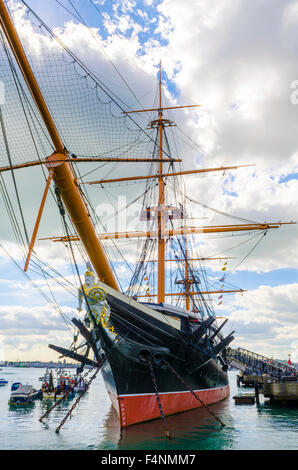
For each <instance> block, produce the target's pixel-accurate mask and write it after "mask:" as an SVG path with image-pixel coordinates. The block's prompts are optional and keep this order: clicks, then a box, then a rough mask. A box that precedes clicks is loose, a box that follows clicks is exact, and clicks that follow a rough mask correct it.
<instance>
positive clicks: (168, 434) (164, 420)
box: [149, 357, 170, 438]
mask: <svg viewBox="0 0 298 470" xmlns="http://www.w3.org/2000/svg"><path fill="white" fill-rule="evenodd" d="M149 369H150V374H151V378H152V383H153V387H154V391H155V396H156V400H157V404H158V408H159V412H160V416H161V419H162V421H163V424H164V427H165V435H166V437H168V438H170V433H169V430H168V427H167V423H166V418H165V415H164V412H163V409H162V404H161V401H160V396H159V393H158V389H157V383H156V379H155V375H154V371H153V366H152V361H151V357H150V359H149Z"/></svg>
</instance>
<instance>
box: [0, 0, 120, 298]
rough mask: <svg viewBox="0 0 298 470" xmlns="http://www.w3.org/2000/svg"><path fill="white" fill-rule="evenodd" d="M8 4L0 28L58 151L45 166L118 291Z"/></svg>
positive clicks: (101, 271)
mask: <svg viewBox="0 0 298 470" xmlns="http://www.w3.org/2000/svg"><path fill="white" fill-rule="evenodd" d="M5 3H6V2H5V0H0V25H1V27H2V29H3V32H4V34H5V37H6V39H7V41H8V43H9V45H10V47H11V50H12V52H13V54H14V57H15V59H16V61H17V63H18V65H19V68H20V70H21V72H22V74H23V77H24V79H25V81H26V84H27V87H28V89H29V91H30V93H31V95H32V97H33V99H34V101H35V104H36V106H37V109H38V111H39V113H40V115H41V117H42V119H43V121H44V123H45V126H46V128H47V130H48V133H49V135H50V138H51V140H52V143H53V146H54V149H55V152H54V153H53V154H52V155H50V156H49V157H48V158H47V163H46V166H47V168H48V170H49V171H51V170H52V171H53V178H54V181H55V184H56V186H58V188H59V189H60V192H61V198H62V200H63V202H64V205H65V207H66V209H67V211H68V214H69V216H70V218H71V220H72V222H73V224H74V226H75V228H76V230H77V232H78V235H79V237H80V239H81V241H82V243H83V245H84V247H85V250H86V252H87V255H88V257H89V259H90V261H91V263H92V264H93V266H94V269H95V271H96V273H97V275H98V277H99V278H100V279H101V280H102V281H103V282H105V283H106V284H108V285H109V286H111V287H113V288H114V289H116V290H119V287H118V283H117V281H116V278H115V276H114V273H113V271H112V268H111V266H110V263H109V261H108V259H107V257H106V254H105V252H104V249H103V246H102V245H101V243H100V241H99V240H98V237H97V233H96V230H95V227H94V225H93V222H92V220H91V217H90V214H89V211H88V208H87V206H86V203H85V201H84V199H83V197H82V194H81V191H80V188H79V186H78V184H77V183H76V178H75V174H74V172H73V170H72V167H71V165H70V163H69V162H68V161H66V160H67V157H68V154H67V151H66V149H65V147H64V145H63V142H62V140H61V137H60V135H59V132H58V130H57V128H56V125H55V123H54V121H53V118H52V116H51V114H50V111H49V109H48V107H47V105H46V102H45V100H44V98H43V95H42V93H41V90H40V88H39V85H38V83H37V80H36V78H35V76H34V74H33V71H32V68H31V66H30V63H29V61H28V59H27V57H26V54H25V51H24V49H23V46H22V44H21V41H20V38H19V36H18V33H17V31H16V28H15V26H14V24H13V21H12V19H11V17H10V14H9V12H8V10H7V7H6V5H5Z"/></svg>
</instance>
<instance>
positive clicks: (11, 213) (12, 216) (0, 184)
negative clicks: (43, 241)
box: [0, 175, 26, 260]
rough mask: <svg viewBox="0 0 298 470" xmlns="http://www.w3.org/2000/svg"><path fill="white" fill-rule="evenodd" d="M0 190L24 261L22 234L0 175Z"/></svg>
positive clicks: (24, 252) (24, 250) (24, 249)
mask: <svg viewBox="0 0 298 470" xmlns="http://www.w3.org/2000/svg"><path fill="white" fill-rule="evenodd" d="M0 190H1V194H2V198H3V201H4V205H5V208H6V211H7V215H8V218H9V220H10V223H11V227H12V230H13V232H14V235H15V238H16V241H17V243H18V245H19V248H20V250H21V252H22V253H23V258H24V260H25V259H26V248H25V246H26V245H25V242H24V239H23V234H22V232H21V230H20V227H19V224H18V220H17V217H16V214H15V212H14V210H13V206H12V203H11V199H10V196H9V193H8V190H7V188H6V185H5V181H4V178H3V175H0Z"/></svg>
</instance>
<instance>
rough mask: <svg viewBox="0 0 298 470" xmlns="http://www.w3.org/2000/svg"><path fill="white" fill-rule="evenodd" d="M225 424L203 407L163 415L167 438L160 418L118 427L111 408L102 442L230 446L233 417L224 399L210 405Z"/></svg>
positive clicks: (137, 446) (136, 446)
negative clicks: (168, 436)
mask: <svg viewBox="0 0 298 470" xmlns="http://www.w3.org/2000/svg"><path fill="white" fill-rule="evenodd" d="M212 410H213V412H214V413H215V414H216V415H217V416H219V417H220V418H221V419H222V420H223V421H224V423H225V426H224V427H222V426H221V425H220V424H219V423H218V421H216V420H215V419H214V418H213V417H212V416H211V415H210V413H209V412H208V410H206V409H205V408H197V409H195V410H191V411H187V412H184V413H179V414H177V415H173V416H167V417H166V423H167V428H168V430H169V432H170V439H169V438H167V437H166V435H165V427H164V423H163V421H162V419H157V420H154V421H149V422H147V423H141V424H136V425H133V426H130V427H128V428H126V429H123V430H121V429H120V424H119V419H118V416H117V414H116V412H115V411H114V409H113V408H112V407H111V408H110V410H109V412H108V414H107V418H106V421H105V425H104V429H105V431H104V435H103V440H102V442H101V446H103V445H104V443H110V444H111V443H113V447H115V448H117V449H119V450H120V449H134V450H137V449H165V450H169V449H214V448H217V449H233V448H234V442H233V438H234V436H233V433H232V432H231V431H232V430H233V428H234V419H233V417H232V415H231V414H230V407H229V403H228V402H227V400H225V401H223V402H221V403H217V404H216V405H213V406H212Z"/></svg>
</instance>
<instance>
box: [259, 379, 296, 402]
mask: <svg viewBox="0 0 298 470" xmlns="http://www.w3.org/2000/svg"><path fill="white" fill-rule="evenodd" d="M289 379H291V378H290V377H287V379H286V380H285V381H284V382H267V383H264V384H263V392H262V393H263V395H264V397H265V398H270V401H272V402H279V403H282V404H288V403H298V381H297V377H293V379H294V380H289Z"/></svg>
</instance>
